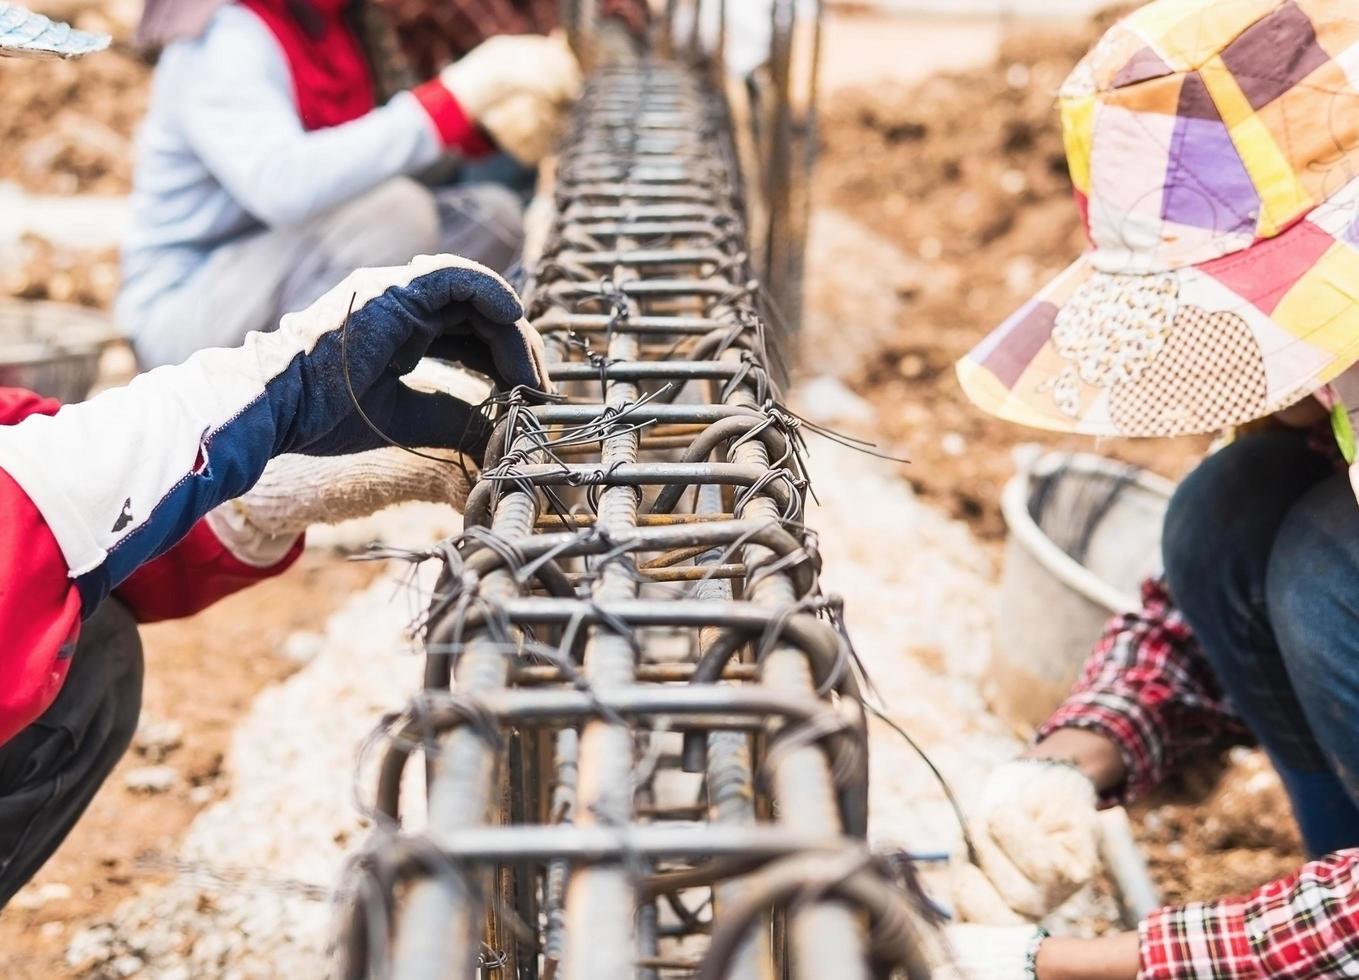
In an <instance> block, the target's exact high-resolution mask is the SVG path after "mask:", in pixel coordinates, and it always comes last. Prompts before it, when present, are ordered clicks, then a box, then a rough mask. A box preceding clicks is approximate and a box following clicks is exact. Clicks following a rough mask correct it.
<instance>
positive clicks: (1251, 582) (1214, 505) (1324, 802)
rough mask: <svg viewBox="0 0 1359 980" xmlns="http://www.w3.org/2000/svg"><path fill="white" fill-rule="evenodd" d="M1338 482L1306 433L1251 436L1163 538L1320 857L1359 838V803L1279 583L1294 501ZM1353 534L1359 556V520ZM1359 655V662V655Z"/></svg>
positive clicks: (1179, 498)
mask: <svg viewBox="0 0 1359 980" xmlns="http://www.w3.org/2000/svg"><path fill="white" fill-rule="evenodd" d="M1337 479H1340V480H1342V481H1343V477H1337V476H1336V475H1335V473H1334V470H1333V468H1332V467H1331V465H1330V464H1329V462H1328V461H1327V460H1325V459H1324V458H1322V457H1321V456H1320V455H1318V454H1317V453H1315V452H1314V451H1312V450H1311V449H1309V447H1308V445H1307V438H1306V436H1305V435H1304V434H1303V433H1300V432H1287V431H1271V432H1262V433H1257V434H1253V435H1248V436H1246V437H1244V438H1242V439H1240V440H1238V441H1237V442H1235V443H1233V444H1231V445H1229V446H1227V447H1226V448H1225V449H1223V450H1221V451H1220V452H1218V453H1216V454H1214V455H1213V456H1210V457H1208V458H1207V459H1205V460H1204V461H1203V462H1202V463H1201V464H1200V465H1199V466H1198V467H1197V468H1196V469H1195V470H1194V472H1193V473H1191V474H1190V475H1189V476H1188V477H1187V478H1186V479H1185V481H1184V482H1183V483H1182V484H1181V485H1180V487H1179V489H1178V490H1177V491H1176V493H1175V496H1174V497H1173V498H1172V500H1171V503H1170V509H1169V511H1168V512H1167V514H1166V525H1165V531H1164V535H1163V538H1162V555H1163V558H1164V561H1165V569H1166V579H1167V583H1168V585H1169V587H1170V591H1171V595H1172V596H1174V598H1175V601H1176V603H1177V604H1178V605H1179V607H1180V609H1181V611H1182V612H1183V613H1184V617H1185V620H1186V621H1187V622H1188V623H1189V625H1190V626H1191V627H1192V628H1193V630H1194V633H1195V635H1196V636H1197V638H1198V640H1199V644H1200V646H1201V647H1202V649H1203V652H1204V654H1205V656H1206V657H1207V658H1208V660H1209V662H1210V663H1211V664H1212V666H1213V671H1214V673H1215V674H1216V676H1217V679H1218V681H1219V682H1220V683H1221V685H1222V687H1223V689H1224V690H1225V691H1226V693H1227V695H1228V697H1229V699H1230V701H1231V703H1232V705H1233V707H1234V708H1235V709H1236V711H1237V712H1238V714H1240V716H1241V717H1242V719H1243V720H1244V721H1245V723H1246V724H1247V725H1248V726H1249V727H1250V729H1251V731H1252V732H1253V733H1254V734H1255V737H1256V738H1257V739H1258V740H1259V742H1260V744H1261V745H1262V746H1263V747H1264V748H1265V750H1266V751H1267V752H1268V753H1269V755H1270V758H1271V760H1272V761H1273V763H1274V765H1275V768H1276V769H1278V770H1279V774H1280V776H1281V777H1282V779H1283V781H1284V785H1285V787H1286V789H1287V790H1288V793H1289V797H1290V799H1291V800H1292V803H1293V810H1294V814H1295V816H1296V818H1297V821H1298V826H1299V828H1300V830H1301V831H1302V835H1303V839H1304V841H1305V843H1306V844H1307V847H1308V850H1309V851H1310V852H1312V853H1313V854H1323V853H1327V852H1329V851H1332V850H1335V849H1336V848H1338V847H1343V846H1352V845H1355V844H1359V811H1356V810H1355V807H1354V802H1353V800H1352V799H1351V797H1350V796H1349V794H1348V793H1347V792H1346V790H1345V787H1344V785H1343V783H1342V782H1341V780H1340V778H1339V776H1338V774H1337V772H1336V770H1335V768H1334V766H1333V764H1332V759H1331V757H1330V755H1329V753H1328V752H1327V751H1325V750H1324V749H1323V746H1322V744H1321V743H1320V742H1319V740H1318V738H1317V735H1316V734H1314V730H1313V725H1312V722H1311V720H1310V719H1309V715H1308V712H1307V711H1306V710H1305V708H1304V705H1303V703H1302V692H1300V691H1299V690H1298V689H1297V688H1296V686H1295V683H1294V678H1293V672H1292V671H1291V670H1290V668H1289V665H1288V663H1287V662H1286V660H1287V658H1286V656H1285V651H1284V650H1283V649H1282V645H1281V642H1280V638H1279V637H1278V635H1277V633H1276V623H1275V622H1274V620H1275V618H1276V613H1277V609H1275V608H1272V607H1273V604H1272V603H1271V601H1270V600H1271V590H1270V588H1269V582H1270V569H1271V566H1272V565H1273V564H1274V562H1273V557H1274V552H1275V550H1276V547H1278V545H1280V544H1283V543H1284V542H1285V540H1286V538H1287V535H1286V534H1285V533H1284V528H1285V525H1286V524H1287V523H1288V522H1289V519H1290V516H1291V515H1292V514H1293V511H1294V509H1295V508H1296V507H1297V506H1298V505H1299V504H1300V502H1302V501H1303V500H1305V499H1307V498H1308V495H1309V494H1310V493H1312V492H1313V491H1315V490H1317V489H1318V488H1321V487H1323V486H1329V485H1331V484H1332V483H1333V482H1334V481H1336V480H1337ZM1354 532H1355V534H1354V543H1355V546H1356V547H1355V551H1354V555H1355V557H1356V559H1359V518H1357V519H1356V521H1355V524H1354ZM1356 573H1359V563H1356V564H1355V565H1354V566H1353V570H1352V571H1351V573H1350V576H1351V577H1350V582H1351V583H1355V584H1356V585H1359V579H1356V578H1355V577H1354V576H1355V575H1356ZM1327 636H1328V639H1331V638H1334V639H1336V640H1339V639H1340V638H1339V637H1332V636H1331V634H1329V633H1328V634H1327ZM1355 639H1356V641H1359V635H1356V638H1355ZM1343 646H1344V648H1346V649H1348V647H1349V646H1350V645H1349V644H1343ZM1354 663H1355V669H1356V670H1357V671H1359V658H1357V659H1356V660H1355V661H1354Z"/></svg>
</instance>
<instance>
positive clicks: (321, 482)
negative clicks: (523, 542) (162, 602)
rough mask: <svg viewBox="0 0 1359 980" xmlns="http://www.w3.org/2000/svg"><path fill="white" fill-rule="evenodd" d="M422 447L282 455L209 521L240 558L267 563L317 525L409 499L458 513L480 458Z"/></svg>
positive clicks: (254, 562) (347, 518)
mask: <svg viewBox="0 0 1359 980" xmlns="http://www.w3.org/2000/svg"><path fill="white" fill-rule="evenodd" d="M419 452H420V453H422V454H423V455H421V456H416V455H414V454H412V453H408V452H406V451H404V450H401V449H395V448H388V449H374V450H371V451H369V452H365V453H355V454H354V455H352V456H329V457H315V456H301V455H286V456H279V457H277V458H276V459H274V460H272V461H271V462H270V463H269V465H268V466H267V467H265V470H264V475H263V476H261V477H260V479H259V482H258V483H256V484H255V486H254V488H253V489H251V490H250V491H249V492H248V493H246V494H244V495H243V496H240V497H237V498H236V499H235V500H229V501H227V502H226V503H225V504H222V505H221V506H220V507H218V508H217V509H216V510H214V511H212V512H211V513H210V514H209V515H208V523H209V524H210V525H211V527H212V530H213V532H214V533H215V534H216V535H217V538H218V540H219V541H221V542H222V543H223V544H225V545H226V546H227V547H228V548H230V549H231V552H232V553H233V554H234V555H236V557H238V558H240V559H241V560H242V561H245V562H246V563H247V564H252V565H258V566H261V567H268V566H270V565H273V564H275V563H277V562H278V561H280V560H281V559H282V558H283V556H284V555H286V554H287V553H288V551H289V550H290V549H291V547H292V544H293V542H294V541H296V540H297V536H298V535H299V534H301V533H302V532H303V531H305V530H306V529H307V528H309V527H311V526H312V525H313V524H339V523H340V522H341V521H347V520H350V519H352V518H355V517H368V516H369V515H370V514H376V513H377V512H378V511H380V510H384V509H385V508H387V507H391V506H394V505H396V504H403V503H409V502H411V501H420V502H425V503H446V504H450V505H452V506H453V507H455V508H456V509H458V510H461V509H462V506H463V504H464V503H465V502H466V501H467V494H468V491H470V490H471V488H472V480H474V479H475V478H476V461H475V460H473V459H470V458H469V457H467V456H464V455H462V454H461V453H458V452H455V451H453V450H447V449H422V450H419ZM431 456H436V457H438V458H437V459H430V458H427V457H431Z"/></svg>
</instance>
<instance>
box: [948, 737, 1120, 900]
mask: <svg viewBox="0 0 1359 980" xmlns="http://www.w3.org/2000/svg"><path fill="white" fill-rule="evenodd" d="M1097 802H1098V801H1097V797H1096V793H1095V786H1094V784H1093V783H1091V782H1090V780H1089V779H1087V778H1086V777H1085V776H1083V775H1082V774H1081V773H1080V772H1079V771H1078V770H1077V769H1076V768H1075V767H1074V766H1071V765H1068V764H1066V763H1063V762H1054V761H1049V760H1044V759H1016V760H1015V761H1013V762H1007V763H1005V764H1004V765H1003V766H1001V767H1000V768H998V769H997V770H995V772H993V773H992V774H991V777H990V778H989V779H988V780H987V784H986V787H985V789H984V791H983V794H982V806H981V811H980V813H979V814H978V815H977V816H976V818H975V820H974V821H973V824H972V837H973V842H974V843H975V844H976V847H977V860H978V862H979V863H980V868H978V867H975V866H973V865H970V864H969V865H964V866H963V867H962V868H960V869H958V870H957V871H956V872H955V875H954V883H953V884H954V895H953V902H954V909H955V912H956V913H957V915H958V918H959V919H960V920H962V921H964V922H984V923H992V924H1010V923H1016V924H1017V923H1021V922H1025V921H1036V920H1038V919H1041V918H1043V917H1044V916H1046V915H1047V914H1048V913H1050V912H1052V911H1053V910H1054V909H1055V908H1057V907H1058V906H1059V905H1061V904H1062V903H1063V902H1065V901H1066V900H1067V899H1068V898H1070V897H1071V896H1072V895H1074V894H1075V893H1076V892H1077V891H1078V890H1079V889H1080V888H1082V887H1083V886H1085V885H1086V884H1087V883H1088V882H1089V881H1090V880H1091V879H1092V878H1094V876H1095V874H1096V873H1097V872H1098V871H1099V868H1100V858H1099V841H1100V828H1099V815H1098V811H1097Z"/></svg>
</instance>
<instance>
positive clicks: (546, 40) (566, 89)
mask: <svg viewBox="0 0 1359 980" xmlns="http://www.w3.org/2000/svg"><path fill="white" fill-rule="evenodd" d="M439 81H440V83H442V85H443V87H444V88H446V89H448V91H449V92H451V93H452V95H453V97H454V98H455V99H457V100H458V104H459V105H460V106H462V108H463V111H464V112H466V113H467V114H468V115H469V116H471V117H472V118H473V119H475V120H477V121H478V122H480V123H482V124H485V122H486V113H487V112H488V111H489V110H490V109H491V108H492V107H494V106H496V105H499V104H500V103H502V102H504V101H506V100H507V99H512V98H515V97H516V96H520V95H532V96H536V97H537V98H539V99H542V100H543V101H544V102H546V103H547V104H549V105H556V106H565V105H568V104H570V103H571V102H572V101H573V100H574V99H575V98H576V97H577V96H578V95H580V90H581V85H582V79H581V74H580V66H579V65H578V64H577V63H576V56H575V55H573V54H572V53H571V48H570V47H569V46H568V45H567V43H566V40H565V39H564V38H563V37H561V36H560V35H554V36H552V37H541V36H539V35H536V34H513V35H512V34H502V35H500V36H498V37H493V38H491V39H489V40H487V41H483V42H482V43H481V44H479V45H477V46H476V47H475V48H473V49H472V50H471V51H470V52H468V53H467V54H466V55H464V56H463V57H461V58H459V59H458V60H457V61H455V62H453V64H451V65H449V66H448V67H447V68H445V69H444V70H443V71H442V72H440V73H439ZM488 128H489V127H488ZM491 135H493V136H494V135H495V133H494V132H492V134H491Z"/></svg>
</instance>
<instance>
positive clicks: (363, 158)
mask: <svg viewBox="0 0 1359 980" xmlns="http://www.w3.org/2000/svg"><path fill="white" fill-rule="evenodd" d="M159 71H161V72H163V73H165V74H166V75H167V76H169V80H168V82H166V83H164V84H166V85H167V87H168V88H169V89H170V90H171V91H175V92H178V93H179V96H178V102H177V104H176V106H175V111H176V114H177V117H178V121H179V124H180V126H181V128H182V130H183V132H184V134H185V136H186V139H187V140H188V142H189V144H190V146H192V147H193V150H194V152H196V153H197V154H198V155H199V157H200V158H201V159H202V161H203V163H204V164H205V165H206V166H207V168H208V169H209V170H210V171H211V172H212V174H213V176H215V177H216V178H217V180H219V181H220V182H221V184H222V186H223V187H225V188H226V190H227V191H228V192H229V193H230V194H231V195H232V197H234V198H235V199H236V200H237V201H239V202H240V204H241V206H242V207H244V208H245V209H246V210H247V211H249V212H250V213H251V214H252V215H254V216H255V218H257V219H258V220H259V221H261V222H262V223H263V224H265V225H268V226H270V227H275V228H277V227H288V226H291V225H296V224H299V223H301V222H304V221H306V220H308V219H309V218H312V217H314V216H315V215H317V214H320V213H322V212H324V211H327V210H329V209H330V208H333V207H335V206H336V205H338V204H341V203H343V202H345V201H347V200H351V199H352V198H354V197H357V196H358V195H360V194H363V193H364V192H366V191H368V190H371V189H372V188H374V187H376V186H377V185H378V184H380V183H382V182H383V181H385V180H388V179H389V178H391V177H395V176H398V175H401V174H409V173H414V172H417V171H419V170H422V169H424V168H425V167H427V166H429V165H430V164H432V163H434V162H435V161H436V160H438V159H439V156H440V155H441V153H442V147H441V142H440V138H439V134H438V130H437V128H436V126H435V124H434V122H433V121H432V120H431V119H430V117H429V114H428V113H426V112H425V110H424V108H422V107H421V105H420V103H419V102H418V101H417V100H416V98H415V97H414V96H412V95H411V94H410V93H408V92H403V93H401V94H400V95H398V96H396V97H395V98H394V99H392V100H391V101H390V102H389V103H387V104H386V105H385V106H382V107H380V108H377V109H374V110H373V111H372V112H369V113H368V114H367V115H365V116H362V117H361V118H359V119H355V120H354V121H352V122H348V123H345V124H343V125H340V126H334V127H331V128H329V129H322V130H317V131H315V132H307V131H306V130H305V129H303V127H302V122H301V119H300V118H299V116H298V112H297V106H296V103H295V101H294V97H293V91H292V79H291V75H290V73H289V70H288V65H287V61H286V59H285V57H284V54H283V51H282V50H281V49H280V47H279V45H278V42H277V41H276V40H275V39H274V36H273V35H272V34H271V33H270V31H269V29H268V27H267V26H266V25H265V24H264V23H263V22H262V21H261V20H260V19H259V18H258V17H256V16H255V15H254V14H252V13H251V12H250V11H249V10H247V9H246V8H244V7H240V6H235V5H232V6H226V7H223V8H222V9H221V10H220V11H218V12H217V14H216V15H215V16H214V18H213V21H212V24H211V26H210V27H209V28H208V30H207V32H206V33H205V34H204V35H203V37H202V38H200V39H198V40H196V41H192V42H179V43H176V44H173V45H171V46H170V47H169V48H167V49H166V51H165V54H164V55H163V56H162V60H161V65H160V68H159Z"/></svg>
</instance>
